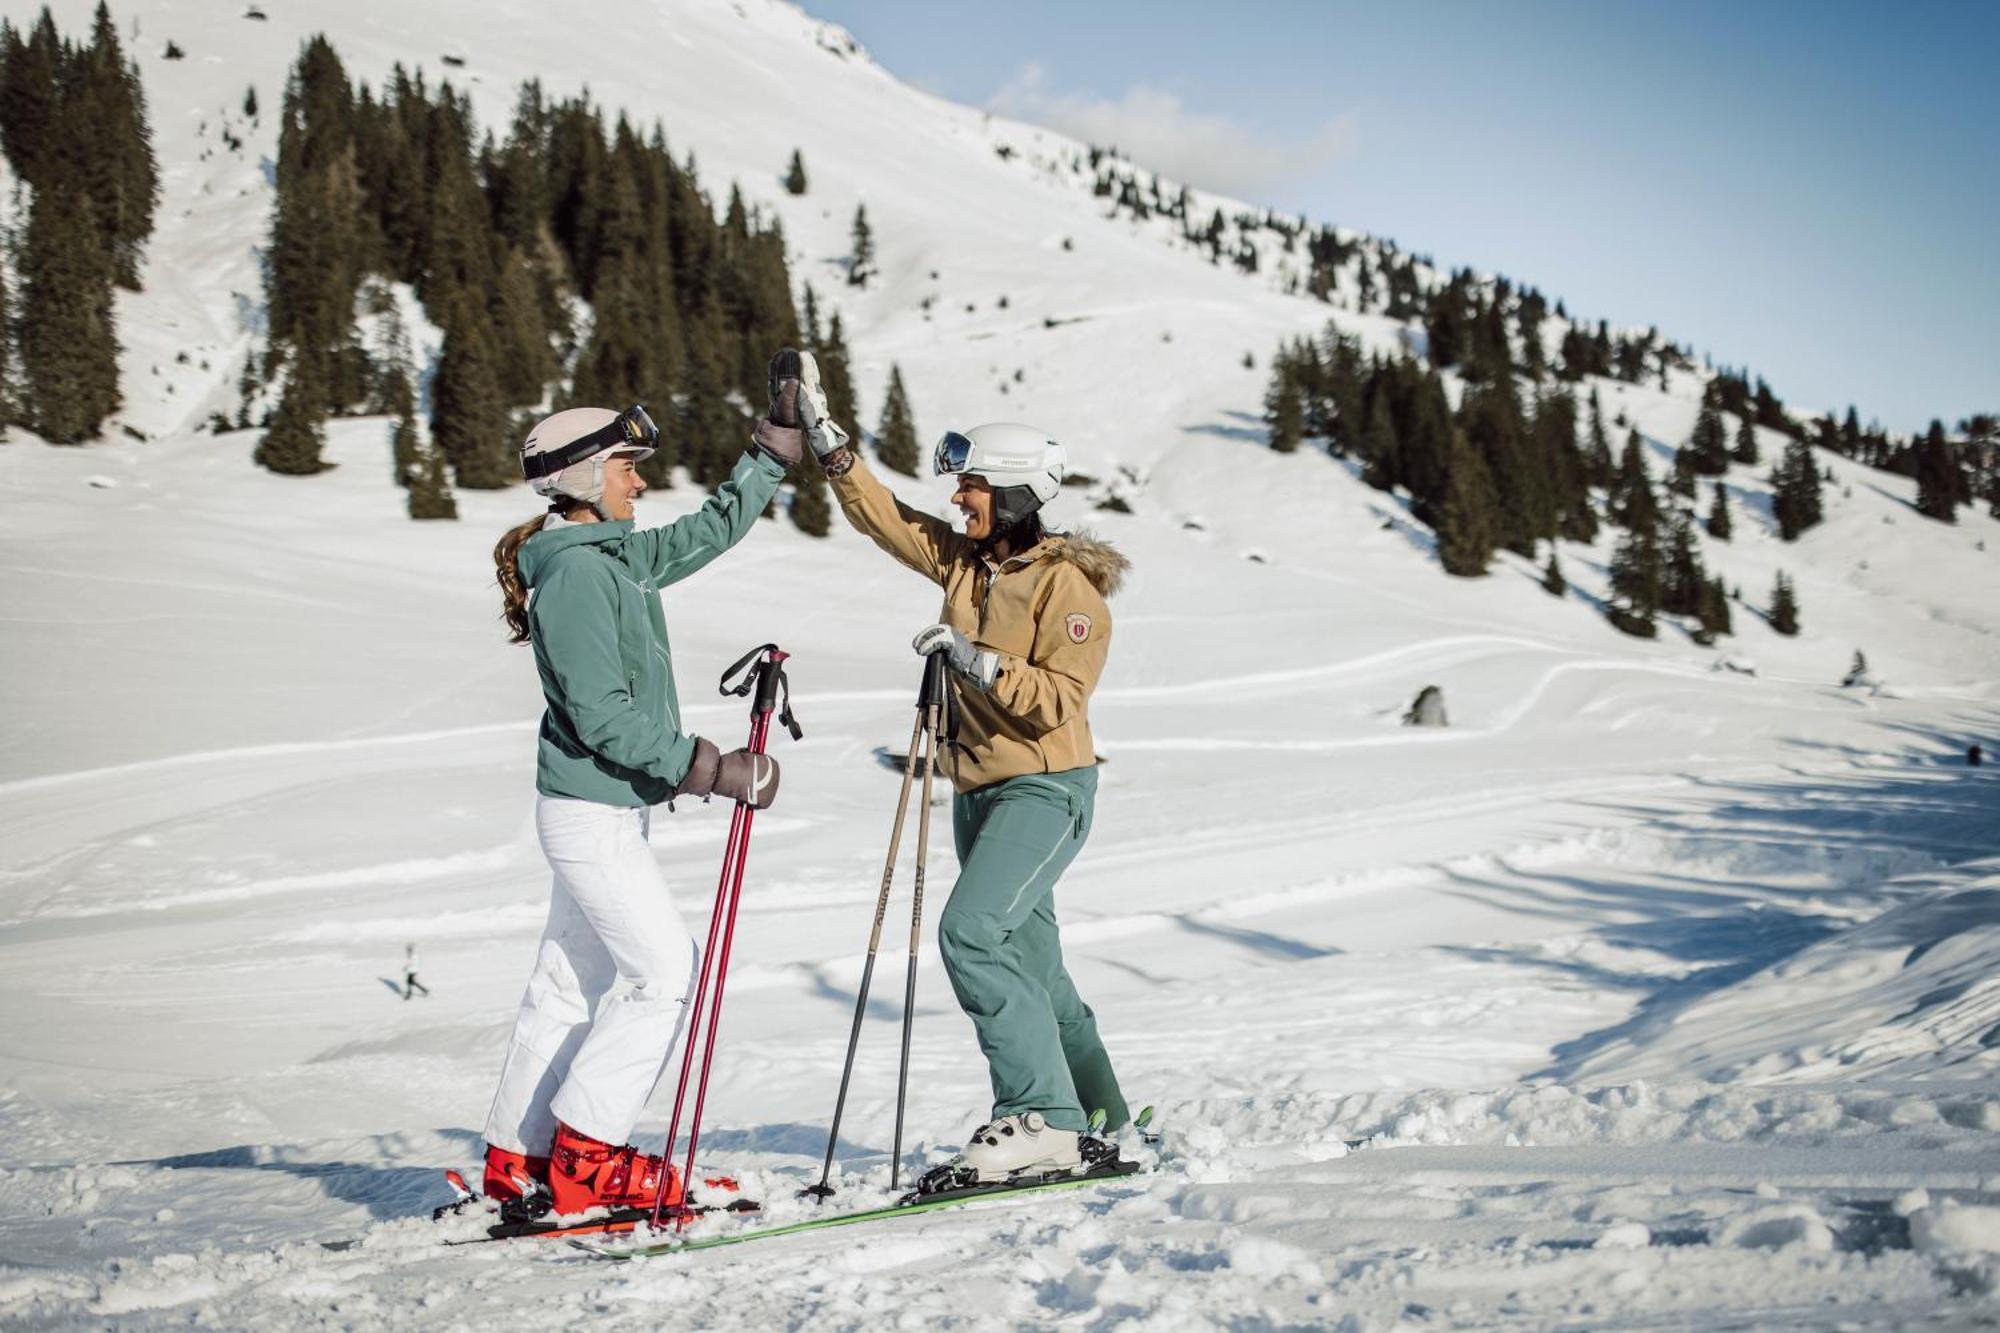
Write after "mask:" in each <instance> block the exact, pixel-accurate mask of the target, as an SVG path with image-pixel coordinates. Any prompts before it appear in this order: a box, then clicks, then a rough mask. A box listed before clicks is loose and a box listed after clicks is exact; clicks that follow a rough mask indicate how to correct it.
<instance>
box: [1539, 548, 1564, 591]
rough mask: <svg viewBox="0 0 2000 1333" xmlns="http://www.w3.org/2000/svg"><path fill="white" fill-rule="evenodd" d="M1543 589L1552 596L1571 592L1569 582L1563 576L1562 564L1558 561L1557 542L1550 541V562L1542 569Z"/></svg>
mask: <svg viewBox="0 0 2000 1333" xmlns="http://www.w3.org/2000/svg"><path fill="white" fill-rule="evenodd" d="M1542 591H1543V592H1545V593H1547V594H1548V595H1549V596H1551V597H1562V596H1564V595H1566V594H1567V593H1568V592H1569V583H1568V581H1567V580H1565V579H1564V578H1563V573H1562V566H1561V565H1559V564H1557V563H1556V544H1555V543H1554V542H1550V543H1549V563H1548V565H1547V567H1546V568H1544V569H1543V570H1542Z"/></svg>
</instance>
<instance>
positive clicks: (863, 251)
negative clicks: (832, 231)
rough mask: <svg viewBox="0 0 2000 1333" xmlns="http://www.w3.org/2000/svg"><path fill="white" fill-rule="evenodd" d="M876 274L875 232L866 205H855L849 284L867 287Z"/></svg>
mask: <svg viewBox="0 0 2000 1333" xmlns="http://www.w3.org/2000/svg"><path fill="white" fill-rule="evenodd" d="M874 275H875V233H874V232H873V231H871V230H869V227H868V209H867V207H866V205H863V204H856V205H855V206H854V230H853V244H852V246H851V248H850V251H849V254H848V259H847V285H848V286H850V287H866V286H867V285H868V279H869V278H871V277H873V276H874Z"/></svg>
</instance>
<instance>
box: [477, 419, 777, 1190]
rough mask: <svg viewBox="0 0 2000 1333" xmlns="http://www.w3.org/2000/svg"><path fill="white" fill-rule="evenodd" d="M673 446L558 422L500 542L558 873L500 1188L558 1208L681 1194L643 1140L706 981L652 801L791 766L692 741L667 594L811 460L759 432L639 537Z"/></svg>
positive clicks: (768, 785)
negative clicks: (677, 903) (641, 465)
mask: <svg viewBox="0 0 2000 1333" xmlns="http://www.w3.org/2000/svg"><path fill="white" fill-rule="evenodd" d="M658 438H659V432H658V430H657V429H656V428H655V427H654V425H653V423H652V421H651V419H649V418H648V417H647V416H646V413H645V410H644V409H643V408H638V407H635V408H633V409H631V410H630V411H628V412H624V413H618V412H612V411H609V410H607V409H604V408H594V407H585V408H572V409H570V410H568V411H565V412H558V413H556V414H555V415H554V416H552V417H549V418H548V419H547V420H545V421H543V422H541V423H540V424H539V425H537V426H536V427H535V429H534V430H533V431H532V432H530V433H529V435H528V438H527V441H526V443H525V444H523V446H522V450H521V463H522V470H523V472H524V473H525V474H526V476H527V479H528V481H529V482H530V483H531V484H532V485H533V486H534V488H535V490H536V492H537V493H539V494H541V495H543V496H545V497H547V499H548V501H549V508H548V512H547V513H545V514H537V515H536V516H535V517H534V518H532V519H530V520H529V521H528V522H526V523H523V524H521V525H520V526H519V527H517V528H514V529H513V530H512V531H510V532H508V533H507V535H506V536H504V537H502V538H501V539H500V543H499V545H498V546H497V547H495V549H494V563H495V565H496V566H497V569H498V574H499V582H500V587H501V591H502V594H503V596H504V598H505V619H506V622H507V626H508V628H509V629H510V630H511V631H512V636H511V637H512V641H513V642H515V643H526V644H529V645H531V646H532V647H533V649H534V653H535V666H536V669H537V670H538V671H539V673H540V675H541V684H542V693H543V694H544V695H545V696H546V700H547V705H548V706H547V711H546V712H544V713H543V715H542V726H541V738H540V744H539V760H538V763H537V772H536V783H535V785H536V790H537V791H538V793H539V798H538V800H537V802H536V808H535V827H536V833H537V835H538V837H539V840H540V842H541V846H542V851H543V854H544V855H545V856H547V858H548V862H549V867H550V869H551V870H552V871H553V872H554V882H553V883H552V884H551V886H550V890H549V919H548V924H547V926H546V927H544V929H543V931H542V940H541V945H540V950H539V953H538V955H537V958H536V962H535V969H534V972H533V973H532V975H531V976H530V977H529V979H528V987H527V991H526V993H525V994H524V995H523V996H522V997H521V1008H520V1013H519V1015H518V1017H517V1018H516V1019H515V1023H514V1033H513V1037H512V1039H511V1040H510V1041H509V1042H508V1044H507V1056H506V1061H505V1063H504V1064H503V1065H502V1067H501V1072H500V1088H499V1091H498V1092H497V1093H496V1094H495V1096H494V1099H493V1109H492V1111H491V1112H490V1113H489V1115H488V1117H487V1122H486V1144H487V1151H486V1173H485V1189H486V1193H487V1194H488V1195H489V1196H491V1197H494V1198H499V1199H507V1198H511V1197H516V1196H518V1195H520V1194H522V1193H526V1192H528V1191H530V1190H536V1189H541V1188H544V1187H546V1188H547V1190H548V1191H549V1193H550V1195H551V1196H552V1198H553V1201H554V1205H555V1211H556V1212H558V1213H574V1212H580V1211H582V1210H583V1209H586V1208H591V1207H597V1206H611V1207H618V1206H626V1205H634V1204H642V1203H643V1204H651V1203H652V1202H653V1200H654V1198H655V1196H656V1194H657V1193H658V1192H659V1189H660V1185H661V1178H662V1175H663V1174H664V1175H666V1177H667V1190H666V1193H667V1199H668V1201H669V1202H673V1201H675V1200H677V1199H678V1198H679V1195H680V1184H681V1182H679V1181H678V1180H676V1179H674V1178H673V1172H672V1169H671V1168H670V1167H669V1166H668V1165H667V1164H666V1162H665V1161H664V1160H663V1159H662V1158H661V1157H659V1156H657V1155H653V1154H647V1153H641V1152H639V1151H638V1150H637V1149H636V1148H634V1147H632V1146H631V1144H630V1143H629V1142H628V1140H629V1139H630V1137H631V1134H632V1129H633V1126H634V1125H635V1124H636V1123H637V1121H638V1118H639V1114H640V1112H641V1111H642V1110H643V1109H644V1107H645V1104H646V1100H647V1098H648V1097H649V1096H650V1095H651V1094H652V1091H653V1087H654V1085H655V1084H656V1083H657V1082H658V1081H659V1077H660V1074H661V1071H662V1070H663V1069H664V1068H665V1067H666V1062H667V1059H668V1057H669V1056H670V1055H671V1054H672V1053H673V1049H674V1046H675V1044H676V1042H677V1040H678V1038H679V1035H680V1030H681V1025H682V1020H683V1018H684V1016H685V1014H686V1010H687V1003H688V998H689V991H690V989H691V986H692V981H693V978H694V976H695V973H696V970H697V969H696V962H697V949H696V946H695V943H694V941H693V939H692V937H691V936H690V935H689V934H688V932H687V929H686V928H685V927H684V926H683V925H682V924H681V921H680V918H679V916H678V915H677V914H676V913H675V911H674V908H673V904H672V902H671V901H670V900H669V899H668V896H667V888H666V884H665V882H664V881H663V880H662V879H661V876H660V871H659V867H658V865H657V864H656V863H655V862H654V860H653V855H652V851H651V849H650V848H649V847H648V845H647V834H648V832H649V830H650V826H651V815H652V811H651V807H653V806H654V805H657V804H659V803H660V802H661V801H665V800H669V799H670V798H672V797H675V796H693V797H702V798H706V797H708V796H709V795H711V794H713V795H716V796H720V797H723V798H724V799H726V800H731V801H746V802H748V803H749V804H751V805H753V806H756V807H758V808H760V809H761V808H763V807H764V806H767V805H769V804H770V803H771V800H772V798H773V797H775V796H776V794H777V789H778V766H777V762H776V761H775V760H773V759H771V758H769V757H768V756H765V755H756V754H752V753H750V752H749V751H748V750H744V749H738V750H735V751H732V752H730V753H728V754H723V753H722V752H721V751H719V750H718V749H717V747H716V746H715V745H714V744H713V743H712V742H710V741H707V740H704V739H703V738H701V737H699V736H695V735H692V734H689V733H688V732H686V731H685V730H683V728H682V725H681V716H680V705H679V701H678V699H677V698H676V695H675V691H674V673H673V654H672V651H671V649H670V648H669V646H668V642H667V624H666V618H665V616H664V614H663V613H662V611H661V608H660V598H659V593H660V590H661V589H663V588H665V587H666V586H667V585H668V584H670V583H674V582H676V581H678V580H680V579H683V578H686V577H687V576H688V575H690V574H692V573H694V572H695V571H696V570H698V569H700V568H702V566H704V565H706V564H707V563H708V562H709V561H711V560H713V559H715V557H717V556H718V555H721V554H722V553H723V552H724V551H726V550H728V549H729V548H730V547H732V546H734V545H735V544H736V543H737V542H739V541H741V540H742V539H743V537H744V536H745V535H746V534H747V533H748V532H749V531H750V528H751V525H752V524H754V523H755V522H756V520H757V516H758V515H759V514H761V513H763V511H764V507H765V505H766V504H768V503H769V502H770V499H771V497H772V495H773V494H774V493H775V492H776V490H777V488H778V483H779V481H780V480H781V479H782V478H783V477H784V475H785V467H786V465H787V464H788V463H790V462H792V461H795V460H796V459H797V457H798V453H797V449H796V448H795V447H793V441H794V440H795V438H796V437H795V436H794V437H793V439H782V438H776V437H770V436H769V435H768V432H767V431H766V430H764V429H762V428H761V427H760V429H759V430H758V432H757V433H756V436H755V437H753V438H754V439H755V441H756V443H755V445H754V447H753V448H752V449H750V450H749V451H748V452H746V453H745V454H744V456H743V458H742V459H741V460H740V461H738V463H737V464H736V468H735V470H734V471H733V472H732V473H731V475H730V478H729V480H728V481H727V482H725V483H723V485H722V486H721V487H719V488H718V489H717V491H716V493H715V495H714V496H712V497H711V498H710V499H709V500H708V501H707V503H705V504H703V505H702V507H701V508H699V509H697V510H696V511H695V512H693V513H692V514H689V515H687V516H686V517H684V518H681V519H678V520H676V521H675V522H673V523H670V524H668V525H666V526H665V527H659V528H647V529H640V530H635V529H634V528H633V526H632V502H633V501H634V500H636V499H638V497H639V496H641V495H643V494H645V491H646V483H645V480H644V479H643V478H642V477H640V475H639V472H638V468H637V466H636V465H637V463H638V462H639V460H641V459H643V458H645V457H646V456H647V455H648V454H650V453H652V451H653V448H654V445H655V443H656V442H657V440H658ZM788 453H789V457H787V454H788Z"/></svg>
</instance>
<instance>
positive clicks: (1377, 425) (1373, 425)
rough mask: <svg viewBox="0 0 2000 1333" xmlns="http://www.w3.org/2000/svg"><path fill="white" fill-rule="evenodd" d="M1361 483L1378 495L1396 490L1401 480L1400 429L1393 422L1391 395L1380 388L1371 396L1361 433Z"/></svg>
mask: <svg viewBox="0 0 2000 1333" xmlns="http://www.w3.org/2000/svg"><path fill="white" fill-rule="evenodd" d="M1358 452H1359V453H1360V455H1361V479H1362V480H1363V481H1365V482H1367V483H1368V484H1369V485H1370V486H1373V487H1374V488H1375V489H1376V490H1378V491H1386V490H1390V489H1392V488H1393V487H1394V486H1395V485H1396V483H1397V481H1398V480H1399V479H1400V478H1401V475H1402V473H1401V468H1400V467H1399V466H1398V463H1399V460H1398V458H1397V449H1396V428H1395V424H1394V423H1393V422H1392V421H1391V420H1390V418H1389V393H1388V389H1387V388H1386V387H1377V388H1376V389H1375V391H1374V392H1372V393H1370V394H1369V395H1368V415H1367V424H1366V425H1365V426H1363V428H1362V431H1361V443H1360V448H1359V450H1358Z"/></svg>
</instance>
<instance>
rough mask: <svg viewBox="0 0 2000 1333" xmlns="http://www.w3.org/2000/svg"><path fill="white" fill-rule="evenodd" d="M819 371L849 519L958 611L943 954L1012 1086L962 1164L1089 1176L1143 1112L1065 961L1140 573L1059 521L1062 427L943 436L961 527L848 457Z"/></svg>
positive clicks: (982, 1174)
mask: <svg viewBox="0 0 2000 1333" xmlns="http://www.w3.org/2000/svg"><path fill="white" fill-rule="evenodd" d="M802 379H803V381H804V389H803V391H802V392H801V393H800V396H799V402H800V405H801V413H800V415H801V417H803V418H804V424H805V428H806V433H807V438H808V439H809V441H810V443H811V445H812V449H813V452H814V454H815V455H816V456H817V457H818V458H819V460H820V462H821V464H822V465H823V466H824V468H825V471H826V475H827V478H828V480H829V481H830V482H831V484H832V488H833V493H834V495H835V497H836V498H837V499H838V500H839V501H840V507H841V511H842V512H843V513H845V514H846V515H847V520H848V522H849V523H851V524H853V525H854V527H855V528H857V529H859V530H860V531H861V532H862V533H864V534H865V535H866V536H868V537H869V538H870V539H871V540H873V541H874V542H875V544H876V545H877V546H880V547H881V548H882V549H883V550H884V551H886V552H888V553H889V554H890V555H891V556H893V557H894V558H895V559H897V560H898V561H900V562H901V563H902V564H904V565H906V566H908V567H909V568H910V569H913V570H915V571H916V572H917V573H919V574H921V575H923V576H924V577H925V578H927V579H930V580H931V581H933V582H935V583H937V584H939V585H941V586H942V587H943V589H944V607H943V612H942V616H941V619H940V620H939V622H938V623H937V624H935V625H931V626H930V627H928V628H926V629H925V630H923V631H922V632H921V633H920V634H918V635H917V637H916V640H915V643H914V645H913V646H914V647H915V649H916V651H917V652H918V653H919V654H920V655H925V656H928V655H930V654H932V653H942V654H944V655H945V658H946V661H947V662H948V663H949V664H950V667H951V672H952V676H953V684H954V692H955V694H956V696H957V699H958V704H959V709H960V725H959V730H958V734H957V739H956V743H955V744H954V745H953V746H951V747H950V751H949V758H948V761H947V763H946V768H947V770H948V771H949V772H950V774H951V777H952V780H953V785H954V786H955V787H956V789H957V796H956V799H955V800H954V801H953V804H952V832H953V835H954V841H955V842H956V844H957V849H958V859H959V867H960V869H959V876H958V882H957V884H956V885H954V886H953V888H952V892H951V898H950V900H949V902H948V903H947V904H946V906H945V909H944V913H943V916H942V918H941V919H940V920H939V922H938V945H939V952H940V953H941V955H942V956H943V959H944V965H945V970H946V972H947V973H948V974H949V975H950V977H951V984H952V989H953V991H954V992H956V994H957V996H958V1003H959V1007H960V1008H962V1009H963V1010H964V1011H965V1012H966V1014H967V1016H968V1017H970V1018H971V1019H972V1023H973V1027H974V1028H975V1030H976V1031H977V1032H978V1035H979V1048H980V1050H981V1051H982V1052H984V1053H985V1056H986V1060H987V1065H988V1071H989V1073H990V1075H991V1079H992V1084H993V1109H992V1114H991V1119H990V1120H989V1122H988V1123H987V1124H985V1125H982V1126H981V1127H980V1128H979V1129H978V1130H977V1131H976V1132H975V1133H974V1134H973V1136H972V1139H971V1141H970V1142H969V1143H967V1145H966V1148H965V1152H964V1155H963V1158H962V1165H964V1166H965V1167H968V1168H970V1169H971V1170H972V1171H974V1172H975V1173H976V1174H977V1175H978V1177H979V1178H980V1179H982V1180H1000V1179H1004V1178H1006V1177H1007V1176H1009V1175H1011V1174H1013V1173H1015V1172H1017V1171H1025V1170H1029V1169H1044V1170H1046V1169H1052V1168H1062V1167H1071V1166H1075V1165H1077V1164H1078V1163H1079V1161H1080V1160H1081V1156H1080V1153H1079V1136H1080V1135H1081V1133H1082V1132H1083V1131H1084V1130H1085V1129H1086V1128H1087V1127H1088V1124H1089V1115H1090V1113H1091V1112H1092V1111H1095V1110H1102V1111H1103V1112H1104V1113H1105V1117H1106V1120H1107V1123H1108V1126H1109V1127H1110V1128H1112V1129H1117V1128H1120V1127H1122V1126H1123V1125H1124V1124H1125V1123H1126V1122H1127V1121H1129V1120H1130V1119H1131V1114H1130V1112H1129V1111H1128V1109H1127V1108H1126V1105H1125V1098H1124V1097H1123V1095H1121V1093H1120V1092H1119V1088H1118V1080H1117V1078H1116V1077H1115V1076H1114V1075H1113V1073H1112V1070H1111V1060H1110V1057H1109V1056H1107V1055H1106V1054H1105V1051H1104V1044H1103V1042H1101V1041H1100V1040H1099V1039H1098V1035H1097V1019H1096V1016H1095V1015H1094V1014H1092V1012H1091V1009H1090V1006H1089V1005H1087V1004H1085V1003H1084V1002H1083V1000H1082V998H1081V997H1080V996H1078V994H1077V992H1076V987H1075V985H1073V984H1072V983H1071V981H1070V976H1069V972H1068V971H1067V970H1066V969H1065V968H1064V966H1063V960H1062V942H1061V939H1060V938H1059V936H1058V932H1057V926H1056V913H1055V886H1056V881H1057V880H1058V879H1060V878H1061V876H1062V873H1063V871H1064V870H1066V869H1067V868H1068V867H1069V864H1070V862H1071V861H1072V860H1073V859H1074V858H1075V857H1076V854H1077V853H1078V852H1079V851H1081V850H1082V848H1083V843H1084V839H1085V838H1086V837H1087V836H1088V835H1089V833H1090V823H1091V815H1092V811H1093V807H1094V806H1095V802H1096V794H1097V755H1096V751H1095V749H1094V748H1093V745H1092V742H1091V735H1090V716H1089V707H1090V694H1091V691H1092V690H1093V689H1094V688H1095V687H1096V685H1097V680H1098V676H1099V675H1100V674H1101V673H1102V672H1103V670H1104V661H1105V656H1106V653H1107V652H1108V650H1109V648H1110V644H1111V614H1110V611H1109V610H1108V609H1107V608H1106V606H1105V602H1104V599H1105V598H1106V597H1107V596H1109V595H1111V594H1112V593H1113V592H1115V591H1116V590H1117V588H1118V584H1119V582H1120V580H1121V579H1122V578H1123V576H1124V572H1125V570H1126V568H1127V561H1126V559H1125V557H1124V556H1122V555H1120V554H1118V553H1117V552H1116V551H1114V550H1112V549H1111V548H1110V547H1109V546H1107V545H1105V544H1103V543H1101V542H1097V541H1092V540H1090V539H1088V538H1086V537H1083V536H1080V535H1077V534H1070V535H1067V536H1065V535H1061V534H1056V533H1050V532H1047V531H1045V530H1044V529H1043V527H1042V523H1041V519H1040V517H1039V516H1038V511H1039V510H1040V509H1041V507H1042V506H1043V505H1044V504H1046V503H1047V502H1048V501H1049V500H1051V499H1052V498H1054V496H1055V494H1056V492H1057V490H1058V489H1059V488H1060V487H1061V485H1062V477H1063V468H1064V464H1065V456H1064V452H1063V449H1062V446H1061V445H1059V444H1057V443H1056V442H1055V441H1053V440H1051V439H1049V438H1048V436H1047V435H1045V434H1044V433H1043V432H1041V431H1039V430H1035V429H1032V428H1030V427H1028V426H1019V425H1007V424H997V425H988V426H980V427H978V428H976V429H974V430H971V431H968V432H966V433H965V434H962V435H961V434H958V433H957V432H951V433H948V434H946V435H945V436H944V438H943V439H941V440H939V441H938V444H937V450H936V455H935V458H934V459H933V465H934V467H935V470H936V472H937V474H938V475H939V476H948V477H952V478H954V479H955V482H956V485H957V490H956V491H955V492H954V494H953V495H952V502H953V503H954V504H956V505H957V506H958V507H959V509H960V510H961V511H962V512H963V513H964V515H965V532H964V533H963V535H961V534H960V533H958V532H956V531H954V530H953V528H952V526H951V524H949V523H947V522H945V521H944V520H943V519H940V518H935V517H933V516H931V515H929V514H924V513H919V512H918V511H916V510H914V509H911V508H909V507H908V506H906V505H904V504H902V503H901V502H899V501H898V500H897V499H896V498H895V496H894V495H892V494H891V493H890V492H889V490H888V489H887V488H886V487H885V486H883V485H882V483H881V482H880V481H878V480H877V479H876V478H875V477H874V475H873V474H872V473H871V472H870V471H869V469H868V465H867V464H866V463H865V462H863V461H862V458H861V455H860V451H859V450H854V449H849V448H848V447H847V437H846V434H845V433H844V432H843V431H842V430H841V429H840V427H839V426H838V425H836V424H835V423H834V422H833V421H831V420H830V419H829V418H828V414H827V407H826V395H825V393H824V391H823V390H822V389H821V387H820V384H819V372H818V368H817V367H816V366H814V365H813V362H812V358H811V356H810V355H807V356H805V357H804V358H803V367H802Z"/></svg>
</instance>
